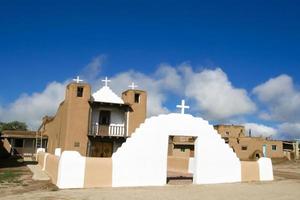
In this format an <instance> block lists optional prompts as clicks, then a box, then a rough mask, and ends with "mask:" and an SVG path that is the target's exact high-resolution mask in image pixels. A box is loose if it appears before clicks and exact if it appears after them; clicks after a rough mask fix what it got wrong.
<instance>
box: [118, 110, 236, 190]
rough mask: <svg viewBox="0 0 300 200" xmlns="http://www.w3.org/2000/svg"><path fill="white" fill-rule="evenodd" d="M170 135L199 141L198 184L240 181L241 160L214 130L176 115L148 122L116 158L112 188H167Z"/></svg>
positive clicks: (195, 180) (196, 152)
mask: <svg viewBox="0 0 300 200" xmlns="http://www.w3.org/2000/svg"><path fill="white" fill-rule="evenodd" d="M170 135H173V136H194V137H197V139H196V141H195V158H194V164H195V166H194V169H195V170H194V178H193V181H194V183H195V184H208V183H228V182H239V181H241V163H240V161H239V159H238V158H237V156H236V154H235V153H234V152H233V151H232V149H231V148H230V147H229V146H228V145H227V144H226V143H225V141H224V140H223V139H222V138H221V136H220V135H219V134H218V133H217V132H216V130H215V129H214V128H213V126H211V125H209V123H208V122H207V121H205V120H203V119H202V118H196V117H193V116H191V115H184V114H174V113H173V114H168V115H159V116H157V117H151V118H149V119H146V121H145V123H143V124H141V126H140V127H139V128H137V129H136V130H135V132H134V133H133V134H132V137H131V138H128V139H127V141H126V143H124V144H123V145H122V146H121V147H120V148H119V149H118V151H117V152H116V153H115V154H113V157H112V159H113V173H112V175H113V177H112V186H114V187H121V186H159V185H165V184H166V175H167V154H168V138H169V136H170ZM153 147H155V148H153Z"/></svg>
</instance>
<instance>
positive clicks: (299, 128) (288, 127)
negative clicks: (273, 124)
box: [278, 122, 300, 139]
mask: <svg viewBox="0 0 300 200" xmlns="http://www.w3.org/2000/svg"><path fill="white" fill-rule="evenodd" d="M278 129H279V132H280V135H281V136H282V137H283V138H289V139H300V123H288V122H286V123H282V124H280V125H279V126H278Z"/></svg>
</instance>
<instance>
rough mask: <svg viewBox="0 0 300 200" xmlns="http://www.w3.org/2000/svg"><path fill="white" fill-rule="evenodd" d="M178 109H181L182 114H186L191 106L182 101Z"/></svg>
mask: <svg viewBox="0 0 300 200" xmlns="http://www.w3.org/2000/svg"><path fill="white" fill-rule="evenodd" d="M176 107H177V108H181V114H184V110H185V109H189V108H190V107H189V106H186V105H185V100H181V105H177V106H176Z"/></svg>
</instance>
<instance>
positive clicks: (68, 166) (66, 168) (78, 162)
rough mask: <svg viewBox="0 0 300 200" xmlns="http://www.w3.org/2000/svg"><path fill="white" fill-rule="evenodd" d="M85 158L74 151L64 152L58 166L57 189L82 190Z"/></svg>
mask: <svg viewBox="0 0 300 200" xmlns="http://www.w3.org/2000/svg"><path fill="white" fill-rule="evenodd" d="M85 159H86V158H85V157H82V156H81V155H80V154H79V153H78V152H76V151H64V152H63V153H62V155H61V157H60V162H59V165H58V177H57V186H58V187H59V188H83V187H84V175H85Z"/></svg>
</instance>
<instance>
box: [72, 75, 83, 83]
mask: <svg viewBox="0 0 300 200" xmlns="http://www.w3.org/2000/svg"><path fill="white" fill-rule="evenodd" d="M73 81H75V82H76V83H80V82H82V81H83V80H81V79H80V78H79V76H77V77H76V79H75V78H74V79H73Z"/></svg>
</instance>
